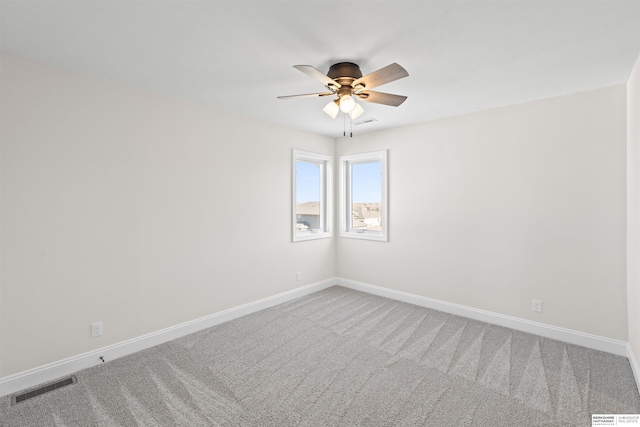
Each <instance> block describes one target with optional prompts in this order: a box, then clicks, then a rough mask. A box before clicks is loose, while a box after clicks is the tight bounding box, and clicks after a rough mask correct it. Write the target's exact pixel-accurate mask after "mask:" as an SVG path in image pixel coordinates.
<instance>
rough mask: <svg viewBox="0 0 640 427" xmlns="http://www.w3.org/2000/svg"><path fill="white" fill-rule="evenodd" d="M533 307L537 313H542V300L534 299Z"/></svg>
mask: <svg viewBox="0 0 640 427" xmlns="http://www.w3.org/2000/svg"><path fill="white" fill-rule="evenodd" d="M531 309H532V310H533V311H535V312H536V313H542V301H540V300H537V299H534V300H532V302H531Z"/></svg>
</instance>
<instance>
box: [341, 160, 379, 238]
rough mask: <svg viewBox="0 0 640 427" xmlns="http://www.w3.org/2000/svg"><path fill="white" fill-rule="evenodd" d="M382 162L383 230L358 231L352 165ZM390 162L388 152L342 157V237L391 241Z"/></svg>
mask: <svg viewBox="0 0 640 427" xmlns="http://www.w3.org/2000/svg"><path fill="white" fill-rule="evenodd" d="M372 162H380V169H381V171H380V175H381V176H380V181H381V182H380V185H381V188H380V196H381V197H380V199H381V200H380V212H381V215H382V218H381V228H382V230H380V231H377V230H356V229H354V228H352V223H351V219H352V215H353V214H352V207H353V203H352V194H351V192H352V186H351V182H352V176H351V170H352V168H351V165H352V164H354V163H372ZM387 167H388V162H387V150H380V151H372V152H369V153H359V154H351V155H345V156H340V187H339V188H340V196H339V197H340V201H339V205H340V207H339V212H340V237H348V238H353V239H365V240H377V241H382V242H388V241H389V233H388V226H389V222H388V212H389V209H388V206H389V203H388V181H387V178H388V171H387Z"/></svg>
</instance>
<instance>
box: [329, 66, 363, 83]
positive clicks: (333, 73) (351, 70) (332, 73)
mask: <svg viewBox="0 0 640 427" xmlns="http://www.w3.org/2000/svg"><path fill="white" fill-rule="evenodd" d="M327 76H328V77H329V78H331V79H333V80H335V81H337V82H338V83H339V84H341V85H343V86H349V85H351V83H353V81H354V80H356V79H359V78H360V77H362V71H360V67H358V65H356V64H354V63H353V62H338V63H337V64H333V65H332V66H331V68H329V72H328V73H327Z"/></svg>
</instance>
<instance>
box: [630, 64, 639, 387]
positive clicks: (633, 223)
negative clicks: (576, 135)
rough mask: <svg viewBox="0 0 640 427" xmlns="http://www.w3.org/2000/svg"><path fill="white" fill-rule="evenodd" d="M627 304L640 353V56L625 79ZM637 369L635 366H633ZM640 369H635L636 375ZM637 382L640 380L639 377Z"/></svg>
mask: <svg viewBox="0 0 640 427" xmlns="http://www.w3.org/2000/svg"><path fill="white" fill-rule="evenodd" d="M627 306H628V309H627V311H628V313H629V318H628V323H629V346H630V348H631V350H632V351H633V356H635V361H636V362H638V357H640V57H638V60H637V61H636V65H635V67H634V69H633V72H632V73H631V77H630V78H629V81H628V83H627ZM634 369H637V366H635V367H634ZM639 374H640V372H636V378H637V379H638V380H640V376H638V375H639ZM639 382H640V381H639Z"/></svg>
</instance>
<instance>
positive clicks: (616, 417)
mask: <svg viewBox="0 0 640 427" xmlns="http://www.w3.org/2000/svg"><path fill="white" fill-rule="evenodd" d="M593 426H640V414H593V415H591V427H593Z"/></svg>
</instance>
